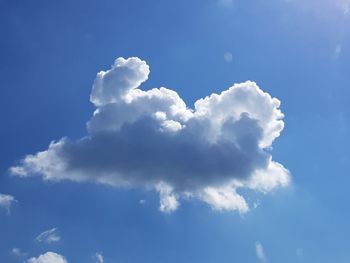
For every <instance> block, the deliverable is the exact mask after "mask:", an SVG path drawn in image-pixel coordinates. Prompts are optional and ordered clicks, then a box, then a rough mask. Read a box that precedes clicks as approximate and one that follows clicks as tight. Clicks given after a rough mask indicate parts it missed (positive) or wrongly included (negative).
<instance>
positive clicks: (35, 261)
mask: <svg viewBox="0 0 350 263" xmlns="http://www.w3.org/2000/svg"><path fill="white" fill-rule="evenodd" d="M27 263H68V261H67V260H66V259H65V258H64V256H62V255H60V254H57V253H54V252H46V253H45V254H42V255H40V256H39V257H37V258H35V257H33V258H30V259H28V260H27Z"/></svg>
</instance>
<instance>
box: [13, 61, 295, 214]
mask: <svg viewBox="0 0 350 263" xmlns="http://www.w3.org/2000/svg"><path fill="white" fill-rule="evenodd" d="M149 73H150V70H149V66H148V65H147V64H146V62H145V61H142V60H140V59H139V58H135V57H134V58H129V59H124V58H118V59H116V61H115V63H114V64H113V65H112V67H111V69H109V70H107V71H101V72H99V73H98V74H97V77H96V79H95V82H94V84H93V87H92V92H91V96H90V100H91V102H92V103H93V104H94V105H95V107H96V110H95V112H94V114H93V116H92V117H91V119H90V120H89V121H88V123H87V130H88V134H87V136H85V137H83V138H81V139H80V140H77V141H72V140H70V139H68V138H62V139H60V140H58V141H56V142H51V144H50V145H49V148H48V149H47V150H45V151H42V152H38V153H37V154H34V155H27V156H26V157H25V158H24V159H23V160H22V161H21V162H20V163H19V164H18V165H17V166H14V167H12V168H10V172H11V173H12V174H13V175H17V176H20V177H28V176H34V175H39V176H42V178H43V179H44V180H50V181H61V180H71V181H76V182H84V181H88V182H96V183H100V184H108V185H111V186H115V187H143V188H146V189H154V190H156V191H157V192H159V194H160V210H161V211H164V212H171V211H174V210H176V209H177V208H178V207H179V199H183V198H187V199H189V198H197V199H199V200H202V201H204V202H206V203H207V204H209V205H210V206H211V207H212V208H213V209H216V210H226V211H233V210H237V211H240V212H242V213H243V212H246V211H248V210H249V204H247V202H246V200H245V198H244V197H243V196H242V195H241V194H238V192H237V190H238V189H240V188H248V189H252V190H255V191H260V192H263V193H267V192H269V191H272V190H274V189H276V188H278V187H281V186H286V185H288V184H289V181H290V176H289V172H288V170H287V169H285V168H284V167H283V166H282V165H281V164H279V163H277V162H275V161H273V159H272V156H271V149H272V148H271V145H272V143H273V141H274V140H275V139H276V138H277V137H278V136H279V135H280V132H281V131H282V130H283V127H284V122H283V120H282V119H283V117H284V116H283V114H282V112H281V111H280V109H279V106H280V101H279V100H278V99H276V98H272V97H271V96H270V95H269V94H268V93H266V92H263V91H262V90H261V89H260V88H259V87H258V86H257V84H256V83H254V82H251V81H247V82H244V83H239V84H235V85H233V86H232V87H230V88H228V89H227V90H225V91H223V92H221V93H220V94H215V93H214V94H211V95H210V96H207V97H205V98H202V99H199V100H197V101H196V102H195V104H194V108H193V109H191V108H189V107H188V106H187V105H186V104H185V102H184V101H183V100H182V99H181V97H180V96H179V95H178V94H177V93H176V92H175V91H173V90H170V89H167V88H164V87H161V88H153V89H150V90H147V91H145V90H142V89H141V88H140V85H141V84H142V83H143V82H144V81H146V80H147V79H148V75H149Z"/></svg>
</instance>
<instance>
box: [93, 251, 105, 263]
mask: <svg viewBox="0 0 350 263" xmlns="http://www.w3.org/2000/svg"><path fill="white" fill-rule="evenodd" d="M94 258H95V260H96V262H97V263H103V262H104V259H103V255H102V253H99V252H97V253H96V254H95V256H94Z"/></svg>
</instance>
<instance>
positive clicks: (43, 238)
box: [35, 228, 61, 243]
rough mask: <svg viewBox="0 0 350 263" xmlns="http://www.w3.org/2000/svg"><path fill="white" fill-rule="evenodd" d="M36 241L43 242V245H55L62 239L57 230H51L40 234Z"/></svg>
mask: <svg viewBox="0 0 350 263" xmlns="http://www.w3.org/2000/svg"><path fill="white" fill-rule="evenodd" d="M35 240H36V241H37V242H43V243H55V242H58V241H60V240H61V237H60V236H59V234H58V232H57V228H52V229H49V230H46V231H44V232H42V233H40V234H39V235H38V236H37V237H36V238H35Z"/></svg>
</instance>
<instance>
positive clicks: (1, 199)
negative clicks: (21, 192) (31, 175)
mask: <svg viewBox="0 0 350 263" xmlns="http://www.w3.org/2000/svg"><path fill="white" fill-rule="evenodd" d="M14 202H16V199H15V198H14V197H13V196H12V195H5V194H0V208H3V209H5V210H6V212H7V213H10V208H11V206H12V204H13V203H14Z"/></svg>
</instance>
